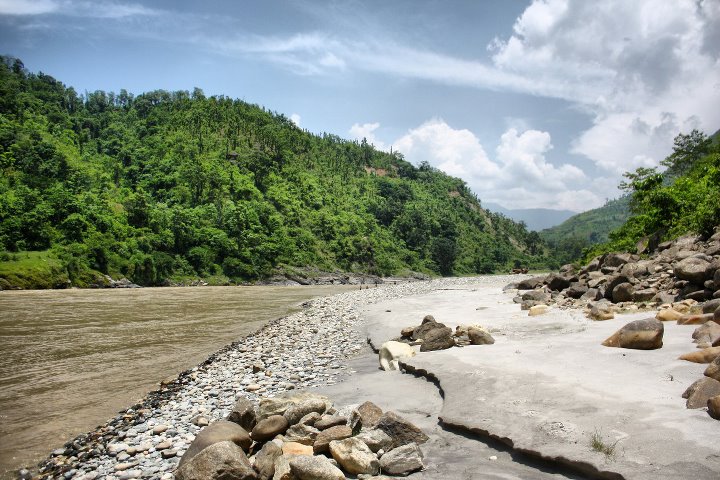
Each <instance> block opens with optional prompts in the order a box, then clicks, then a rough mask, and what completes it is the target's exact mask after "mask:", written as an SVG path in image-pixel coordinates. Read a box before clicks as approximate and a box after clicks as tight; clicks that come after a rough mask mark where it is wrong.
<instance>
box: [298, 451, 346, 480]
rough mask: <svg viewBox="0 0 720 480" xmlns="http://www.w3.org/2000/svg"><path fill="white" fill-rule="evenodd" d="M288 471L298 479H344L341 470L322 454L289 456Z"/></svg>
mask: <svg viewBox="0 0 720 480" xmlns="http://www.w3.org/2000/svg"><path fill="white" fill-rule="evenodd" d="M288 464H289V466H290V471H291V472H292V474H293V475H294V476H295V478H297V479H298V480H345V474H343V472H342V470H340V469H339V468H338V467H336V466H335V465H333V463H332V462H331V461H330V459H328V458H327V457H323V456H314V457H313V456H310V457H309V456H306V455H302V456H297V457H291V458H290V460H289V462H288Z"/></svg>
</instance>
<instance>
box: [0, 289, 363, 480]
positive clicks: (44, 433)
mask: <svg viewBox="0 0 720 480" xmlns="http://www.w3.org/2000/svg"><path fill="white" fill-rule="evenodd" d="M351 288H357V287H341V286H319V287H198V288H143V289H113V290H47V291H42V290H34V291H4V292H0V477H3V478H8V477H9V470H12V469H17V468H19V467H20V466H27V465H34V464H35V463H37V462H38V461H39V460H42V459H43V458H44V457H45V456H47V455H48V454H49V452H50V451H51V450H52V449H54V448H58V447H61V446H62V445H63V444H64V443H65V442H66V441H68V440H69V439H71V438H74V437H75V436H76V435H78V434H80V433H83V432H87V431H90V430H92V429H94V428H95V427H96V426H98V425H100V424H102V423H104V422H105V421H106V420H107V419H109V418H110V417H112V416H114V415H115V414H116V413H117V412H118V411H119V410H121V409H123V408H126V407H128V406H130V405H132V404H133V403H135V402H136V401H137V400H139V399H141V398H142V397H143V396H144V395H145V393H147V392H148V391H150V390H153V389H155V388H157V386H158V382H159V381H161V380H164V379H169V378H173V377H175V376H177V374H178V373H179V372H181V371H183V370H186V369H188V368H190V367H193V366H195V365H196V364H198V363H200V362H201V361H203V360H205V359H206V358H207V357H208V356H209V355H210V354H211V353H213V352H215V351H216V350H218V349H219V348H220V347H222V346H224V345H226V344H228V343H230V342H232V341H234V340H236V339H238V338H239V337H241V336H243V335H245V334H248V333H250V332H252V331H255V330H257V329H258V328H259V327H260V326H262V325H263V324H264V323H265V322H267V321H268V320H272V319H275V318H279V317H282V316H285V315H287V314H289V313H290V312H291V311H293V310H295V309H297V308H298V305H299V304H300V303H302V302H303V301H305V300H307V299H309V298H313V297H318V296H325V295H331V294H334V293H339V292H341V291H347V290H348V289H351Z"/></svg>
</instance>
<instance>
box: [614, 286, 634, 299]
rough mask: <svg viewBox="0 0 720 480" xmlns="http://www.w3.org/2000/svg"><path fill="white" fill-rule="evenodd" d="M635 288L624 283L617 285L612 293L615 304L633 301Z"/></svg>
mask: <svg viewBox="0 0 720 480" xmlns="http://www.w3.org/2000/svg"><path fill="white" fill-rule="evenodd" d="M634 291H635V288H634V287H633V286H632V284H631V283H628V282H624V283H621V284H619V285H616V286H615V288H613V291H612V301H613V302H614V303H620V302H630V301H632V299H633V292H634Z"/></svg>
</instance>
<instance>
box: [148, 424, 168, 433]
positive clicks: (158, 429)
mask: <svg viewBox="0 0 720 480" xmlns="http://www.w3.org/2000/svg"><path fill="white" fill-rule="evenodd" d="M168 428H169V427H168V426H167V425H155V426H154V427H153V429H152V433H153V435H160V434H161V433H165V432H166V431H167V429H168Z"/></svg>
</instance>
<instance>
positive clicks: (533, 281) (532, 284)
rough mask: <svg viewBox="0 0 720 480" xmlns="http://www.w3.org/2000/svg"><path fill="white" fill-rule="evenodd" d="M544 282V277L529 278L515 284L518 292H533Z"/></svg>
mask: <svg viewBox="0 0 720 480" xmlns="http://www.w3.org/2000/svg"><path fill="white" fill-rule="evenodd" d="M544 281H545V277H531V278H526V279H524V280H520V282H518V284H517V288H518V290H533V289H535V288H537V287H539V286H540V285H542V284H543V282H544Z"/></svg>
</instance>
